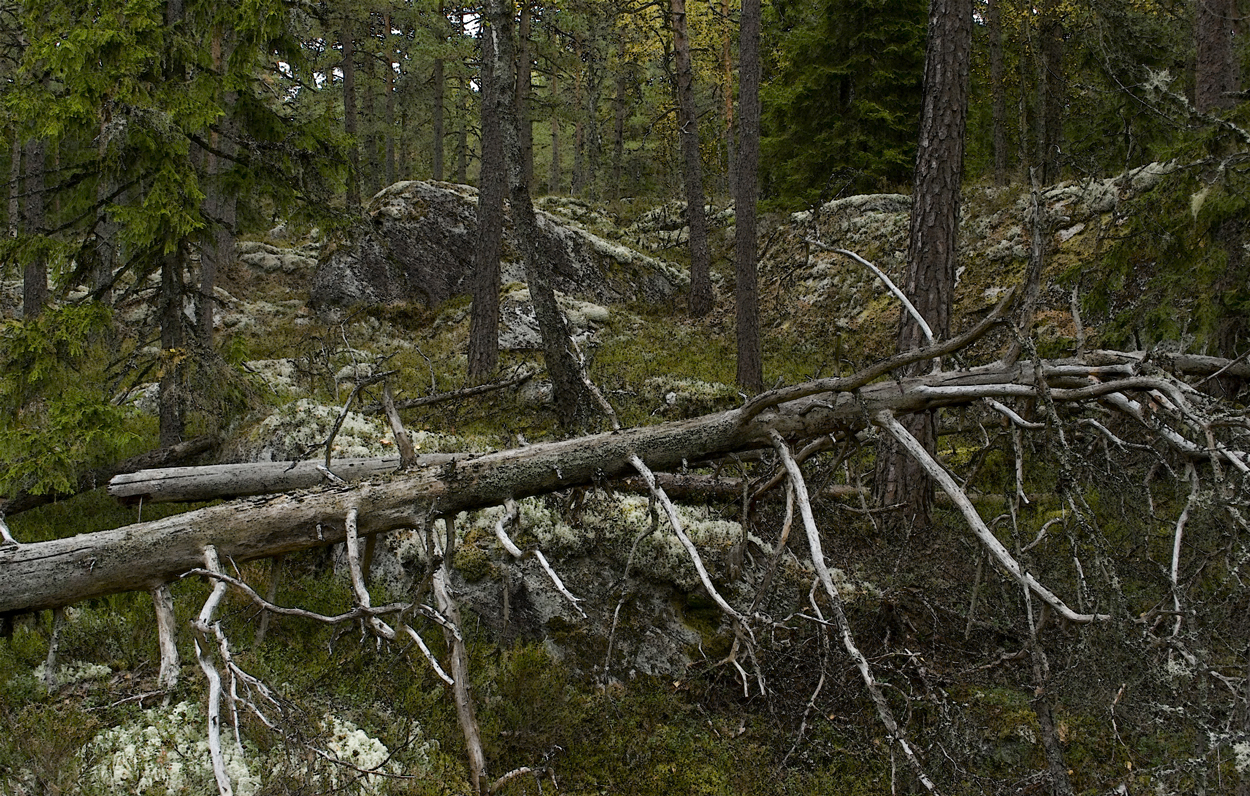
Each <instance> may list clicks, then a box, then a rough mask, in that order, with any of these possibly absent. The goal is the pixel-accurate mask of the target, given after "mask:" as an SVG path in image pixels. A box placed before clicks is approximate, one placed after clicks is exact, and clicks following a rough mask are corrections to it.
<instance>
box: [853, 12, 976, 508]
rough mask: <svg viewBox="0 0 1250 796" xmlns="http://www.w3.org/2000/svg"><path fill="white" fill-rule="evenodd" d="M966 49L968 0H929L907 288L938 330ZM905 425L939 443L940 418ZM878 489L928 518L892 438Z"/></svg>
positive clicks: (951, 254)
mask: <svg viewBox="0 0 1250 796" xmlns="http://www.w3.org/2000/svg"><path fill="white" fill-rule="evenodd" d="M971 55H972V3H971V0H930V2H929V32H928V45H927V46H926V48H925V68H924V104H923V106H922V108H921V115H920V141H919V148H918V151H917V154H916V177H915V185H914V188H913V191H912V210H911V225H910V232H909V237H908V251H907V281H906V287H905V288H904V290H905V292H906V294H907V296H908V298H909V299H910V300H911V302H912V304H914V305H915V307H916V309H917V310H918V311H919V313H920V314H921V316H923V317H924V319H925V320H926V321H927V322H928V324H929V327H930V328H931V329H932V330H933V333H934V334H935V335H936V336H938V337H939V338H944V337H946V336H947V335H948V334H949V333H950V320H951V306H952V304H953V302H954V293H955V256H956V235H957V233H958V229H959V188H960V180H961V178H962V174H963V158H964V131H965V128H966V126H967V115H968V71H969V66H970V62H971ZM897 339H898V350H899V351H909V350H912V349H915V348H919V347H920V346H922V345H923V344H924V337H923V332H922V330H921V328H920V326H919V325H918V324H917V323H916V322H915V321H914V320H913V319H912V317H911V315H909V314H908V313H905V312H904V313H901V320H900V323H899V331H898V338H897ZM926 366H927V365H926V363H923V362H917V363H915V365H913V366H912V367H911V368H910V369H909V370H908V371H907V372H908V373H909V374H914V373H917V372H920V371H922V370H924V369H925V367H926ZM903 425H904V426H905V427H906V428H907V430H908V431H909V432H910V433H911V434H912V436H914V437H916V438H917V439H918V440H920V442H921V443H922V444H923V445H924V447H925V449H926V450H928V451H930V452H932V451H934V450H935V449H936V446H937V419H936V417H935V416H934V415H932V414H925V415H919V416H913V417H909V418H907V419H906V420H905V421H904V423H903ZM875 491H876V494H877V497H878V500H879V501H880V502H881V504H882V505H885V506H891V505H896V504H903V509H902V512H901V515H897V514H896V515H895V517H896V518H897V519H901V520H902V521H904V522H908V521H910V522H911V523H913V524H914V525H915V526H917V527H926V526H928V525H929V522H930V509H931V507H932V505H933V484H932V482H931V481H930V479H929V477H928V476H927V475H926V474H925V472H924V470H923V468H921V467H920V465H919V464H918V463H917V462H916V460H915V459H914V458H912V457H911V456H908V455H907V454H906V453H905V452H904V451H902V450H901V449H899V448H898V447H897V446H896V445H892V444H883V445H882V446H881V447H880V448H879V449H878V463H877V470H876V484H875Z"/></svg>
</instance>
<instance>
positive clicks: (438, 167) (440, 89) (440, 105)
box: [432, 2, 447, 180]
mask: <svg viewBox="0 0 1250 796" xmlns="http://www.w3.org/2000/svg"><path fill="white" fill-rule="evenodd" d="M438 17H439V18H438V19H437V20H435V24H436V25H438V28H439V38H438V46H439V47H440V50H439V52H440V53H441V47H442V46H443V44H444V40H445V39H444V36H443V35H442V30H443V27H444V23H445V22H446V20H447V10H446V8H445V7H444V5H443V4H442V3H441V2H440V3H439V4H438ZM432 79H433V81H434V108H433V109H432V113H433V115H434V152H433V161H434V164H433V169H432V171H433V176H434V179H436V180H442V179H443V117H444V116H445V115H446V114H445V105H446V101H445V99H444V89H445V87H446V83H447V80H446V77H445V76H444V74H443V59H442V57H441V55H440V57H438V58H435V59H434V76H433V78H432Z"/></svg>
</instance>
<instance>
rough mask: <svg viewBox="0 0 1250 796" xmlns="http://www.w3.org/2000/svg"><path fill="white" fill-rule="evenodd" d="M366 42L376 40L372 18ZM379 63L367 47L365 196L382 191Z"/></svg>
mask: <svg viewBox="0 0 1250 796" xmlns="http://www.w3.org/2000/svg"><path fill="white" fill-rule="evenodd" d="M364 41H365V44H366V46H368V45H370V44H371V43H372V42H373V23H372V18H370V19H368V20H366V21H365V34H364ZM379 66H381V64H380V62H379V61H378V59H376V58H374V57H373V53H372V52H370V51H369V50H366V51H365V60H364V86H363V88H364V91H363V92H362V95H363V98H364V107H363V108H362V113H361V119H362V120H363V121H364V133H363V143H364V148H363V149H364V161H363V163H362V172H363V174H364V185H365V197H370V196H374V195H375V194H377V192H378V191H380V190H382V185H381V182H382V173H381V172H382V158H381V157H380V156H379V153H380V152H381V147H380V146H379V144H378V119H379V117H381V116H382V114H383V113H384V111H383V110H382V109H381V108H379V107H378V103H379V101H380V100H382V96H381V94H382V92H381V91H380V90H379V89H380V88H381V87H382V86H383V85H384V83H383V81H381V80H378V79H375V75H376V73H377V69H378V67H379Z"/></svg>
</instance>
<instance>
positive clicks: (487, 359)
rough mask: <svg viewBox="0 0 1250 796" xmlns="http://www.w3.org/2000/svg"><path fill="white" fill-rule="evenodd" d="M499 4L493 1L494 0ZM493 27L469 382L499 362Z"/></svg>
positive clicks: (484, 37) (501, 178)
mask: <svg viewBox="0 0 1250 796" xmlns="http://www.w3.org/2000/svg"><path fill="white" fill-rule="evenodd" d="M496 2H498V0H496ZM496 31H497V28H494V27H489V28H486V27H484V28H483V29H482V30H481V32H480V33H479V38H480V39H481V46H482V169H481V172H480V173H479V174H478V192H477V252H476V255H477V260H476V262H475V263H474V272H473V306H472V309H471V310H470V316H469V382H470V383H472V384H477V383H481V382H484V381H486V380H487V379H488V378H490V376H491V375H492V374H493V373H494V372H495V368H496V367H497V366H498V364H499V288H500V284H499V256H500V251H501V249H502V242H503V224H504V213H503V203H504V196H505V195H506V193H507V190H508V172H507V166H506V164H505V163H504V142H503V135H502V131H501V129H500V124H501V116H502V114H503V113H505V112H506V108H505V107H504V102H505V97H504V96H503V93H504V92H505V91H507V90H508V89H506V88H505V87H504V86H505V84H504V80H505V77H504V76H501V75H499V74H498V73H497V72H496V69H497V66H498V63H499V57H498V56H497V54H496V52H495V49H496V39H497V36H495V35H492V34H493V33H495V32H496Z"/></svg>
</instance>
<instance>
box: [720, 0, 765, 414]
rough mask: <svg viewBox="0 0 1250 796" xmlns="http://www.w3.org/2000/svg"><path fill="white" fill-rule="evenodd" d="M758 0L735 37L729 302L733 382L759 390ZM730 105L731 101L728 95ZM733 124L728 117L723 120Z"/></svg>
mask: <svg viewBox="0 0 1250 796" xmlns="http://www.w3.org/2000/svg"><path fill="white" fill-rule="evenodd" d="M760 25H761V10H760V0H743V2H742V22H741V26H742V28H741V31H740V32H739V40H738V58H739V61H740V66H739V70H738V71H739V76H738V79H739V84H740V92H741V93H740V94H739V97H738V107H739V131H740V136H741V140H740V141H739V148H738V151H739V161H738V167H737V169H736V173H737V177H738V181H737V184H736V185H735V190H734V207H735V215H736V219H735V227H734V260H735V268H734V271H735V288H734V305H735V314H736V320H737V338H738V385H739V386H740V387H742V388H743V389H744V390H746V391H747V392H748V393H755V392H759V391H760V390H763V389H764V362H763V355H762V353H761V351H760V312H759V287H758V284H757V279H756V262H755V258H756V250H755V247H756V240H755V203H756V199H757V198H758V196H759V177H758V174H759V162H760V74H761V68H760ZM729 105H730V108H731V109H732V106H733V102H732V100H730V103H729ZM727 121H728V122H729V123H730V124H731V125H732V118H730V119H728V120H727Z"/></svg>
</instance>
